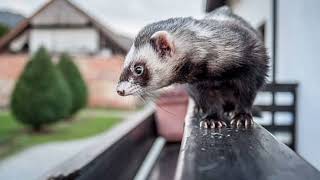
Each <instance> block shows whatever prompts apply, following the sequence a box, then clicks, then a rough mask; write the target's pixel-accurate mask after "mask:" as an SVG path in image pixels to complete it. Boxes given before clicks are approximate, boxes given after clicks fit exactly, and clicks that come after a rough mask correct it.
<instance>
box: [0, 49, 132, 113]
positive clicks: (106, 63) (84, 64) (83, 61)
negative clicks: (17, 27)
mask: <svg viewBox="0 0 320 180" xmlns="http://www.w3.org/2000/svg"><path fill="white" fill-rule="evenodd" d="M28 59H29V56H28V55H26V54H19V55H12V54H2V55H0V107H8V105H9V102H10V95H11V92H12V90H13V88H14V85H15V82H16V80H17V79H18V77H19V75H20V74H21V72H22V71H23V68H24V66H25V64H26V62H27V60H28ZM74 59H75V63H76V64H77V66H78V67H79V69H80V71H81V73H82V75H83V77H84V79H85V81H86V83H87V86H88V89H89V103H88V106H89V107H102V108H103V107H113V108H134V107H135V105H136V104H137V99H135V98H134V97H125V98H124V97H120V96H118V95H117V93H116V92H115V86H116V84H117V81H118V78H119V75H120V73H121V68H122V63H123V58H122V57H120V56H112V57H108V58H107V57H98V56H88V57H75V58H74Z"/></svg>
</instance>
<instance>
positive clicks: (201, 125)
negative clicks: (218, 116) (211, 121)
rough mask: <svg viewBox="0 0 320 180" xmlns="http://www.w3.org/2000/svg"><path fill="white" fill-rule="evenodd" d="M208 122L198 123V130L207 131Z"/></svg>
mask: <svg viewBox="0 0 320 180" xmlns="http://www.w3.org/2000/svg"><path fill="white" fill-rule="evenodd" d="M208 127H209V126H208V121H200V128H204V129H208Z"/></svg>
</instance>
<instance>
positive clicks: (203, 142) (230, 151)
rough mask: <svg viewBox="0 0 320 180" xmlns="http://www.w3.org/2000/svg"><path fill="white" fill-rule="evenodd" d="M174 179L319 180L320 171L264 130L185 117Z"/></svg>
mask: <svg viewBox="0 0 320 180" xmlns="http://www.w3.org/2000/svg"><path fill="white" fill-rule="evenodd" d="M175 179H176V180H195V179H201V180H209V179H223V180H269V179H270V180H284V179H290V180H301V179H308V180H318V179H320V173H319V171H318V170H316V169H315V168H314V167H312V166H311V165H310V164H309V163H308V162H306V161H305V160H304V159H302V158H301V157H300V156H298V155H297V154H296V153H295V152H294V151H292V150H291V149H290V148H289V147H288V146H286V145H284V144H283V143H281V142H279V141H278V140H276V139H275V137H274V136H272V135H271V134H270V133H269V132H268V131H267V130H266V129H264V128H263V127H261V126H260V125H258V124H255V125H254V127H253V128H252V129H236V128H223V129H220V130H219V129H202V128H199V119H195V118H191V117H190V113H189V115H188V117H187V119H186V125H185V133H184V137H183V141H182V145H181V149H180V155H179V161H178V166H177V172H176V177H175Z"/></svg>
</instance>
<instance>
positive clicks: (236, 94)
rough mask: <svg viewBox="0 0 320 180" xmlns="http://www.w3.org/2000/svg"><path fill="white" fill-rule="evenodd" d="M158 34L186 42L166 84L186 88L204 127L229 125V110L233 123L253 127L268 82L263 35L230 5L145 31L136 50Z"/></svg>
mask: <svg viewBox="0 0 320 180" xmlns="http://www.w3.org/2000/svg"><path fill="white" fill-rule="evenodd" d="M157 31H167V32H169V33H170V34H172V36H173V37H174V38H175V39H176V41H183V42H184V43H182V44H185V46H180V47H177V48H185V49H184V50H185V51H184V52H185V53H184V54H183V55H181V56H179V58H178V59H177V60H176V61H177V62H178V63H177V64H175V65H174V67H170V68H171V69H172V74H171V75H170V76H169V79H166V80H167V81H168V83H166V84H165V85H162V86H166V85H170V84H173V83H181V84H186V86H187V89H188V92H189V94H190V96H191V97H192V98H193V99H194V101H195V103H196V107H197V109H198V111H197V112H199V114H200V115H203V119H204V124H203V125H204V126H205V127H208V126H209V127H217V126H218V127H221V126H223V125H226V124H228V122H229V120H228V119H230V118H228V117H227V116H226V112H232V114H233V116H232V117H231V119H232V120H233V121H231V124H235V125H238V126H240V125H246V126H247V125H250V124H251V123H252V115H251V110H252V104H253V101H254V99H255V97H256V94H257V91H258V90H259V89H260V88H261V87H262V86H263V85H264V83H265V81H266V77H267V72H268V55H267V52H266V48H265V46H264V44H263V41H262V40H261V37H260V35H259V34H258V33H257V32H256V31H255V30H254V29H253V28H252V27H251V26H250V25H249V24H248V23H247V22H245V21H244V20H243V19H242V18H240V17H238V16H236V15H234V14H233V13H232V12H231V11H230V9H229V8H227V7H223V8H220V9H218V10H216V11H213V12H212V13H211V14H209V15H208V16H207V17H205V18H204V19H201V20H196V19H193V18H172V19H168V20H164V21H160V22H156V23H153V24H150V25H147V26H146V27H145V28H143V29H142V30H141V31H140V33H139V34H138V36H137V37H136V39H135V41H134V47H135V49H139V47H141V46H143V45H144V44H147V43H152V41H150V38H151V36H152V35H153V34H154V33H155V32H157ZM150 68H152V67H148V69H150ZM168 68H169V67H168ZM149 72H150V70H149ZM123 74H126V73H123ZM152 75H153V74H149V75H148V76H149V77H148V78H149V79H151V78H152V77H150V76H152ZM121 80H125V77H122V79H121V78H120V81H121ZM146 86H147V85H146Z"/></svg>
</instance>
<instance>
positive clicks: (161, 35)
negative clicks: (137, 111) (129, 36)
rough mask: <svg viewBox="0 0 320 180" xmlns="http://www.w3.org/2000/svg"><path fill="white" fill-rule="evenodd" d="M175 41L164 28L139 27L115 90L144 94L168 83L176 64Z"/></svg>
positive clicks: (170, 80)
mask: <svg viewBox="0 0 320 180" xmlns="http://www.w3.org/2000/svg"><path fill="white" fill-rule="evenodd" d="M176 45H177V43H176V41H175V39H174V36H173V35H172V34H170V33H169V32H167V31H155V32H150V31H148V30H144V31H141V32H140V33H139V34H138V36H137V37H136V39H135V42H134V44H133V45H132V47H131V49H130V51H129V53H128V54H127V56H126V59H125V62H124V68H123V71H122V74H121V76H120V80H119V83H118V86H117V92H118V94H119V95H121V96H127V95H144V94H146V93H148V92H152V91H155V90H157V89H160V88H162V87H165V86H168V85H170V84H171V83H172V77H173V76H174V68H175V67H177V65H178V64H179V62H178V59H179V53H178V51H177V46H176Z"/></svg>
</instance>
